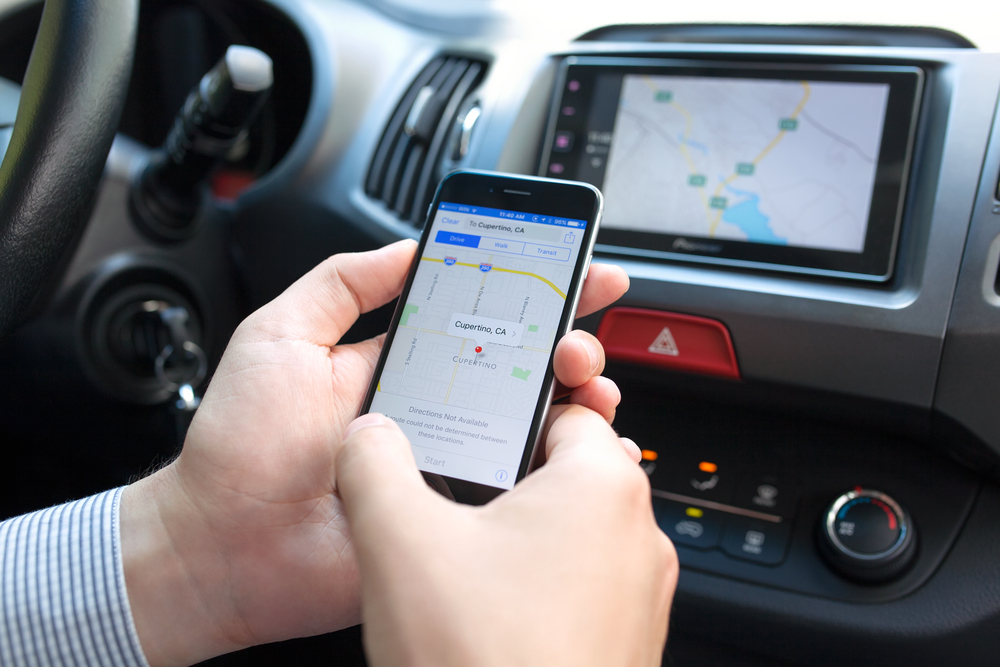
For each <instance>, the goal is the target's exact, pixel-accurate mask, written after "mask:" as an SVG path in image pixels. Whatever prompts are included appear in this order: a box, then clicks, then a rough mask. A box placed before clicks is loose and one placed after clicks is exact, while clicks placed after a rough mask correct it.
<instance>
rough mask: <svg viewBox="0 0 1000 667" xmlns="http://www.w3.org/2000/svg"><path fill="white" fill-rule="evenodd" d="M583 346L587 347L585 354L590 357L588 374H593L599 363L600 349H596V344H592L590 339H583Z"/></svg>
mask: <svg viewBox="0 0 1000 667" xmlns="http://www.w3.org/2000/svg"><path fill="white" fill-rule="evenodd" d="M581 342H583V346H584V347H586V348H587V356H588V357H590V374H591V375H593V374H594V373H596V372H597V369H598V367H599V366H600V365H601V351H600V350H598V349H597V345H595V344H594V341H592V340H584V341H581Z"/></svg>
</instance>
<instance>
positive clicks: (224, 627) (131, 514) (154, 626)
mask: <svg viewBox="0 0 1000 667" xmlns="http://www.w3.org/2000/svg"><path fill="white" fill-rule="evenodd" d="M121 545H122V561H123V565H124V570H125V584H126V589H127V593H128V598H129V604H130V606H131V608H132V617H133V619H134V621H135V626H136V632H137V633H138V635H139V642H140V643H141V645H142V648H143V651H144V653H145V654H146V659H147V661H148V662H149V664H150V665H151V667H172V666H173V665H189V664H193V663H195V662H199V661H201V660H205V659H207V658H209V657H212V656H216V655H220V654H222V653H227V652H230V651H234V650H237V649H240V648H243V647H244V645H245V644H244V643H242V642H240V641H238V640H237V639H236V638H235V637H234V636H233V633H232V632H231V631H230V630H229V628H231V627H232V626H233V624H231V623H229V622H228V618H229V617H230V616H231V614H229V613H227V612H228V610H227V603H226V601H225V600H224V598H223V597H222V595H220V593H222V591H224V590H225V587H224V581H225V562H226V561H225V556H224V554H222V553H220V550H219V549H218V548H217V547H216V546H215V545H214V544H213V540H212V534H211V531H210V530H209V528H208V526H207V525H206V523H205V520H204V518H203V517H202V516H201V515H200V513H199V512H198V510H197V508H196V507H195V506H194V504H193V503H192V502H191V501H190V499H189V497H188V496H187V495H186V494H185V493H184V491H183V487H182V485H181V482H180V480H179V479H178V478H177V473H176V465H170V466H168V467H166V468H164V469H162V470H160V471H159V472H157V473H156V474H154V475H151V476H150V477H147V478H145V479H142V480H140V481H138V482H136V483H134V484H132V485H130V486H129V487H127V488H126V489H125V491H124V493H123V494H122V499H121Z"/></svg>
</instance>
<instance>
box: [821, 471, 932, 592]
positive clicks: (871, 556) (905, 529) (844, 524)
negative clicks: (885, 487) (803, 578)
mask: <svg viewBox="0 0 1000 667" xmlns="http://www.w3.org/2000/svg"><path fill="white" fill-rule="evenodd" d="M819 529H820V530H819V546H820V551H821V552H822V554H823V556H824V557H825V558H826V560H827V562H828V563H829V564H830V566H831V567H833V568H834V569H835V570H837V572H839V573H840V574H842V575H844V576H846V577H848V578H851V579H855V580H858V581H863V582H872V583H874V582H882V581H887V580H889V579H892V578H893V577H896V576H898V575H899V574H901V573H902V572H903V570H905V569H906V567H907V565H909V564H910V562H911V561H912V560H913V556H914V554H915V553H916V549H917V535H916V532H915V531H914V528H913V522H912V521H911V520H910V516H909V515H908V514H907V513H906V510H904V509H903V508H902V507H900V505H899V503H897V502H896V501H895V500H893V499H892V498H890V497H889V496H887V495H886V494H884V493H881V492H880V491H875V490H872V489H863V488H861V487H855V488H854V489H853V490H851V491H848V492H847V493H845V494H843V495H842V496H840V497H839V498H837V499H836V500H834V501H833V503H832V504H831V505H830V506H829V508H827V510H826V512H825V513H824V514H823V517H822V523H821V524H820V526H819Z"/></svg>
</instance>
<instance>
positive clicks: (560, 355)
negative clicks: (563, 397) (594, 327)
mask: <svg viewBox="0 0 1000 667" xmlns="http://www.w3.org/2000/svg"><path fill="white" fill-rule="evenodd" d="M552 370H553V371H555V374H556V379H557V380H559V382H561V383H562V384H563V386H564V387H567V388H569V389H574V388H576V387H579V386H580V385H582V384H584V383H585V382H587V381H588V380H589V379H590V378H592V377H596V376H598V375H600V374H601V373H602V372H603V371H604V347H603V346H602V345H601V343H600V342H599V341H598V340H597V338H595V337H594V336H593V335H591V334H589V333H587V332H586V331H581V330H579V329H577V330H574V331H570V332H569V333H568V334H566V335H565V336H563V337H562V339H561V340H560V341H559V344H558V345H556V351H555V354H554V355H553V357H552Z"/></svg>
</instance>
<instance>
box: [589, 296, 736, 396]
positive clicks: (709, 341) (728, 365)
mask: <svg viewBox="0 0 1000 667" xmlns="http://www.w3.org/2000/svg"><path fill="white" fill-rule="evenodd" d="M597 338H598V339H599V340H600V341H601V344H602V345H604V351H605V353H606V354H607V357H608V359H614V360H617V361H628V362H631V363H636V364H644V365H652V366H661V367H664V368H671V369H674V370H679V371H687V372H691V373H704V374H707V375H717V376H720V377H726V378H734V379H739V377H740V369H739V366H738V365H737V363H736V352H735V350H734V349H733V341H732V339H731V338H730V337H729V330H728V329H726V327H725V325H724V324H722V322H718V321H716V320H710V319H707V318H704V317H695V316H693V315H681V314H680V313H667V312H664V311H660V310H646V309H644V308H612V309H610V310H609V311H608V312H607V313H605V314H604V319H602V320H601V325H600V327H598V329H597Z"/></svg>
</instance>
